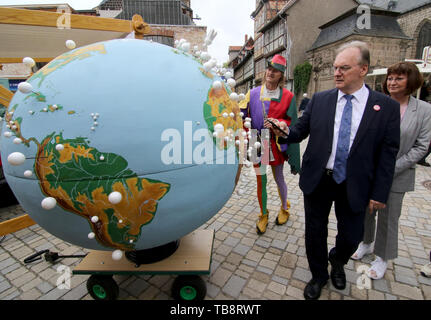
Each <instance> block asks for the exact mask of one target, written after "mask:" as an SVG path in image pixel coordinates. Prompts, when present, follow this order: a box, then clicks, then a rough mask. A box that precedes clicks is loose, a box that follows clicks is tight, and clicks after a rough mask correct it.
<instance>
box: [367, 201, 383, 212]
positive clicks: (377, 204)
mask: <svg viewBox="0 0 431 320" xmlns="http://www.w3.org/2000/svg"><path fill="white" fill-rule="evenodd" d="M384 208H386V204H384V203H381V202H378V201H374V200H370V203H369V204H368V209H369V210H370V213H373V212H374V210H380V209H384Z"/></svg>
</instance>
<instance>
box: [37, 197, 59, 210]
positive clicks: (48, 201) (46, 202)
mask: <svg viewBox="0 0 431 320" xmlns="http://www.w3.org/2000/svg"><path fill="white" fill-rule="evenodd" d="M41 205H42V208H44V209H45V210H51V209H54V208H55V206H56V205H57V200H55V198H53V197H47V198H45V199H43V200H42V202H41Z"/></svg>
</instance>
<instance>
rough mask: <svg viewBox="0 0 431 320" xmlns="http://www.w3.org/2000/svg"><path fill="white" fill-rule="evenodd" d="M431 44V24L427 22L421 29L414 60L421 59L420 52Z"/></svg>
mask: <svg viewBox="0 0 431 320" xmlns="http://www.w3.org/2000/svg"><path fill="white" fill-rule="evenodd" d="M430 44H431V23H429V22H427V23H425V24H424V25H423V27H422V28H421V31H420V32H419V36H418V42H417V46H416V59H422V52H423V50H424V48H425V47H426V46H429V45H430Z"/></svg>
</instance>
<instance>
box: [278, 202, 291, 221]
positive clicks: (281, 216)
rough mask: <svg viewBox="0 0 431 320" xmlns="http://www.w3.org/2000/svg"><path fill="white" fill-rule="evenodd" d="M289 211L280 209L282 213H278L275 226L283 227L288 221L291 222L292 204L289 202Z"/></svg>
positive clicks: (287, 203) (287, 205)
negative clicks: (290, 210) (290, 211)
mask: <svg viewBox="0 0 431 320" xmlns="http://www.w3.org/2000/svg"><path fill="white" fill-rule="evenodd" d="M286 207H287V209H284V208H283V207H281V208H280V211H279V212H278V216H277V219H275V224H276V225H278V226H281V225H282V224H285V223H286V222H287V220H289V216H290V213H289V209H290V202H289V200H288V201H287V202H286Z"/></svg>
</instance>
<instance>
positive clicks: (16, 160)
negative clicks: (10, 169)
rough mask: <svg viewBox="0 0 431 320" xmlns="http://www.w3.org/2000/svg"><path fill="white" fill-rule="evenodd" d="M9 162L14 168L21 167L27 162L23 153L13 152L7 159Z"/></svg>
mask: <svg viewBox="0 0 431 320" xmlns="http://www.w3.org/2000/svg"><path fill="white" fill-rule="evenodd" d="M7 162H9V164H11V165H12V166H20V165H22V164H23V163H24V162H25V155H24V154H22V153H21V152H12V153H11V154H10V155H9V156H8V157H7Z"/></svg>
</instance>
